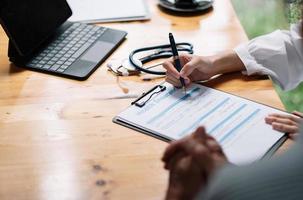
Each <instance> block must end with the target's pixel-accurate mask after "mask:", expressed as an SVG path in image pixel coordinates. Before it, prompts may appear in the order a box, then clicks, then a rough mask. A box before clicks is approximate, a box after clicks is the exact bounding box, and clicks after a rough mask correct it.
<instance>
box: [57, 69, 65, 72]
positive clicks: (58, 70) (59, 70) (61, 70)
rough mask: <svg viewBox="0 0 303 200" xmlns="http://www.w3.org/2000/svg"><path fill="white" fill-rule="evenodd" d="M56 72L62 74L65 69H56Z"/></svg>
mask: <svg viewBox="0 0 303 200" xmlns="http://www.w3.org/2000/svg"><path fill="white" fill-rule="evenodd" d="M56 71H57V72H61V73H62V72H64V71H65V69H62V68H59V69H57V70H56Z"/></svg>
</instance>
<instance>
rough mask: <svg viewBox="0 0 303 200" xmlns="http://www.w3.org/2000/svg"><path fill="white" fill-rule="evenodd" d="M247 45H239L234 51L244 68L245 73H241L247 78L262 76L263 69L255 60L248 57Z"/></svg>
mask: <svg viewBox="0 0 303 200" xmlns="http://www.w3.org/2000/svg"><path fill="white" fill-rule="evenodd" d="M248 45H249V43H245V44H241V45H239V46H237V47H236V48H235V49H234V51H235V52H236V54H237V55H238V56H239V58H240V60H241V61H242V62H243V64H244V66H245V68H246V71H242V73H243V74H245V75H249V76H250V75H253V74H264V72H263V71H264V67H263V66H261V65H260V64H258V63H257V62H256V60H255V58H254V57H252V56H251V55H250V53H249V51H248V50H249V47H248Z"/></svg>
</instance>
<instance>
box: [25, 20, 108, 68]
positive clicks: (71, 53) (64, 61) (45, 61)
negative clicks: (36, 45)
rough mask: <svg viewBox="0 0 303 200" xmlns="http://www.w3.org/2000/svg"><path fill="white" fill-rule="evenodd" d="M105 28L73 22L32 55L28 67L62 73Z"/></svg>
mask: <svg viewBox="0 0 303 200" xmlns="http://www.w3.org/2000/svg"><path fill="white" fill-rule="evenodd" d="M105 30H106V28H104V27H98V26H93V25H87V24H82V23H74V24H73V25H71V26H70V27H69V28H68V29H67V30H66V31H64V33H63V34H61V35H60V36H59V37H58V38H57V39H55V40H54V41H53V42H51V43H50V44H49V46H48V47H47V48H46V49H45V50H43V51H42V52H41V53H40V54H38V55H37V56H36V57H34V58H33V59H32V60H31V61H30V62H29V63H28V64H27V66H28V67H32V68H38V69H43V70H46V71H53V72H57V73H63V72H64V71H65V70H67V69H68V68H69V67H70V66H71V65H72V64H73V63H74V62H75V61H76V60H77V59H78V58H79V57H80V56H81V55H82V54H83V53H84V52H85V51H86V50H87V49H88V48H89V47H90V46H91V45H92V44H93V43H94V42H95V41H96V40H97V39H98V38H99V37H100V36H101V35H102V34H103V33H104V32H105Z"/></svg>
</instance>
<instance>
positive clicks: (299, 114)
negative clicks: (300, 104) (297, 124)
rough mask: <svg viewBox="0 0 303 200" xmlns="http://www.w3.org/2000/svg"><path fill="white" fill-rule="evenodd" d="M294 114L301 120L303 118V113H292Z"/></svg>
mask: <svg viewBox="0 0 303 200" xmlns="http://www.w3.org/2000/svg"><path fill="white" fill-rule="evenodd" d="M292 114H293V115H295V116H298V117H300V118H303V113H301V112H298V111H294V112H292Z"/></svg>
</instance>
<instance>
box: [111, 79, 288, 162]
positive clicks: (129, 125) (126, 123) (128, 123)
mask: <svg viewBox="0 0 303 200" xmlns="http://www.w3.org/2000/svg"><path fill="white" fill-rule="evenodd" d="M212 90H216V91H219V92H222V93H225V94H228V95H232V96H234V97H238V98H241V99H244V100H246V101H250V102H254V101H252V100H249V99H246V98H243V97H239V96H237V95H233V94H230V93H227V92H224V91H221V90H217V89H212ZM163 91H164V89H163V84H160V85H156V86H154V87H153V88H151V89H150V90H148V91H147V92H145V93H143V94H142V96H140V97H139V98H137V99H136V100H135V101H133V102H132V103H131V105H130V107H132V106H137V107H141V108H142V107H144V106H145V104H146V103H147V102H148V101H150V99H151V98H152V97H153V96H154V95H155V94H158V93H160V92H163ZM144 98H145V100H147V102H145V101H142V100H143V99H144ZM140 101H142V102H144V103H143V104H142V102H140ZM254 103H256V104H259V105H263V106H266V107H269V108H272V109H275V110H277V111H280V112H283V113H287V112H284V111H282V110H279V109H276V108H273V107H271V106H267V105H265V104H261V103H257V102H254ZM287 114H288V113H287ZM113 122H114V123H116V124H119V125H122V126H124V127H127V128H130V129H133V130H135V131H138V132H141V133H143V134H146V135H148V136H151V137H154V138H156V139H159V140H162V141H164V142H170V141H173V140H174V139H173V138H171V137H168V136H167V135H163V134H161V133H159V132H157V131H155V130H153V129H149V128H146V127H144V126H142V125H140V124H137V123H134V122H132V121H129V120H126V119H124V118H121V117H119V116H115V117H114V118H113ZM286 140H287V135H286V134H284V135H283V136H282V137H280V139H278V140H277V141H276V142H275V143H273V144H272V146H271V147H270V148H269V149H268V150H267V151H266V153H265V154H264V155H263V156H262V157H260V158H259V159H258V160H261V159H262V160H263V159H269V158H270V157H272V156H273V155H274V153H275V152H276V151H277V150H278V149H279V147H280V146H281V145H282V144H283V143H284V142H285V141H286Z"/></svg>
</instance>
